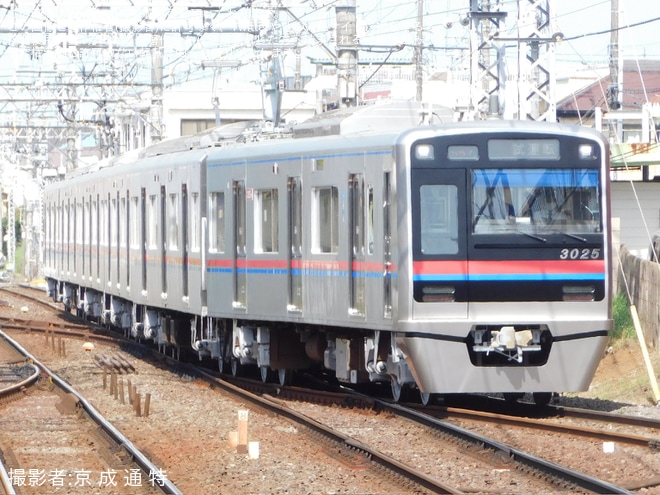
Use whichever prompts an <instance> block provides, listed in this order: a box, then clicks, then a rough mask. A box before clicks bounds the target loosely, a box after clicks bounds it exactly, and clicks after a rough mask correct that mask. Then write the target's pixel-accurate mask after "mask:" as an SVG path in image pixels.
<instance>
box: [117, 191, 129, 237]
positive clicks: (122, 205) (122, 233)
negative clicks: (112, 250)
mask: <svg viewBox="0 0 660 495" xmlns="http://www.w3.org/2000/svg"><path fill="white" fill-rule="evenodd" d="M122 219H124V221H125V220H126V198H120V200H119V214H118V215H117V227H118V228H119V246H121V247H125V246H126V234H127V232H128V231H127V229H126V226H125V225H123V224H122Z"/></svg>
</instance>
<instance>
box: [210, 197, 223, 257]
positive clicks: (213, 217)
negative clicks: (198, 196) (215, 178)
mask: <svg viewBox="0 0 660 495" xmlns="http://www.w3.org/2000/svg"><path fill="white" fill-rule="evenodd" d="M209 244H210V245H209V250H210V251H211V252H212V253H224V252H225V193H221V192H212V193H211V194H210V195H209Z"/></svg>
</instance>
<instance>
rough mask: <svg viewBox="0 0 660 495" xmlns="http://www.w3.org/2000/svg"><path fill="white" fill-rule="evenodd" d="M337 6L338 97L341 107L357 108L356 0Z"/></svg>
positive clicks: (345, 0) (344, 1) (347, 0)
mask: <svg viewBox="0 0 660 495" xmlns="http://www.w3.org/2000/svg"><path fill="white" fill-rule="evenodd" d="M339 3H340V4H342V3H343V5H337V7H335V12H336V16H337V96H338V98H339V106H340V107H355V106H357V103H358V97H357V70H358V59H357V46H356V43H355V39H356V36H357V29H356V26H355V24H356V16H355V0H342V1H340V2H339Z"/></svg>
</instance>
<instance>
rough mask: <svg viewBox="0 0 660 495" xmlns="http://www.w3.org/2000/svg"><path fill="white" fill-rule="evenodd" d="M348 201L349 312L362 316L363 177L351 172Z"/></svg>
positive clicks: (363, 255)
mask: <svg viewBox="0 0 660 495" xmlns="http://www.w3.org/2000/svg"><path fill="white" fill-rule="evenodd" d="M348 202H349V221H350V236H349V242H350V246H349V264H348V268H349V280H350V283H349V290H348V293H349V301H350V303H349V304H350V306H349V312H350V314H352V315H355V316H364V315H365V309H366V295H365V286H366V283H365V282H366V279H365V276H366V274H365V270H364V267H365V225H364V224H365V221H364V220H365V209H364V204H365V198H364V177H363V176H362V174H351V175H350V176H349V179H348Z"/></svg>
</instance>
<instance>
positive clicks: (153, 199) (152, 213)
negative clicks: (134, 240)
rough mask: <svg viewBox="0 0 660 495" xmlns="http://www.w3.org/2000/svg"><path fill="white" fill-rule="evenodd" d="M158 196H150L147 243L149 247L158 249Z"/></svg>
mask: <svg viewBox="0 0 660 495" xmlns="http://www.w3.org/2000/svg"><path fill="white" fill-rule="evenodd" d="M158 222H159V218H158V196H157V195H155V194H152V195H151V196H149V203H148V204H147V245H148V246H149V249H158Z"/></svg>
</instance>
